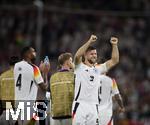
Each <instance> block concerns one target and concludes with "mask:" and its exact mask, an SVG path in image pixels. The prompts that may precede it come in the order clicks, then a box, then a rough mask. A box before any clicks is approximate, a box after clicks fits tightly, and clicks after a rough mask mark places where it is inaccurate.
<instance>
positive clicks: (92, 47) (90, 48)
mask: <svg viewBox="0 0 150 125" xmlns="http://www.w3.org/2000/svg"><path fill="white" fill-rule="evenodd" d="M95 49H96V48H95V47H94V46H89V47H88V48H87V50H86V51H85V52H88V51H91V50H95Z"/></svg>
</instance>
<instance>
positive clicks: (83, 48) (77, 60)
mask: <svg viewBox="0 0 150 125" xmlns="http://www.w3.org/2000/svg"><path fill="white" fill-rule="evenodd" d="M96 40H97V37H96V36H95V35H91V37H90V39H89V40H88V41H87V42H86V43H85V44H84V45H83V46H81V47H80V48H79V49H78V51H77V52H76V54H75V64H79V63H80V62H81V61H82V58H81V57H82V56H83V55H84V53H85V52H86V50H87V49H88V47H89V46H90V45H91V44H92V43H93V42H95V41H96Z"/></svg>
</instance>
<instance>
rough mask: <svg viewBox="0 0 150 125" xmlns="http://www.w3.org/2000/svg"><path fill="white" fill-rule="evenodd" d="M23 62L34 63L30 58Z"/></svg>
mask: <svg viewBox="0 0 150 125" xmlns="http://www.w3.org/2000/svg"><path fill="white" fill-rule="evenodd" d="M23 60H24V61H26V62H28V63H32V61H31V60H30V59H28V58H24V59H23Z"/></svg>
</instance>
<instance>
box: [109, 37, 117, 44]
mask: <svg viewBox="0 0 150 125" xmlns="http://www.w3.org/2000/svg"><path fill="white" fill-rule="evenodd" d="M110 42H111V44H117V43H118V38H117V37H111V39H110Z"/></svg>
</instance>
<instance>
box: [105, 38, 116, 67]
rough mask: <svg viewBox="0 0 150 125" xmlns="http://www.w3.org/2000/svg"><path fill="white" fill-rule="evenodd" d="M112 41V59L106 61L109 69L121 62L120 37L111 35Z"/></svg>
mask: <svg viewBox="0 0 150 125" xmlns="http://www.w3.org/2000/svg"><path fill="white" fill-rule="evenodd" d="M110 42H111V44H112V55H111V59H110V60H108V61H107V62H106V66H107V69H108V70H109V69H111V68H112V67H113V66H115V65H116V64H117V63H119V50H118V38H116V37H111V39H110Z"/></svg>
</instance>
